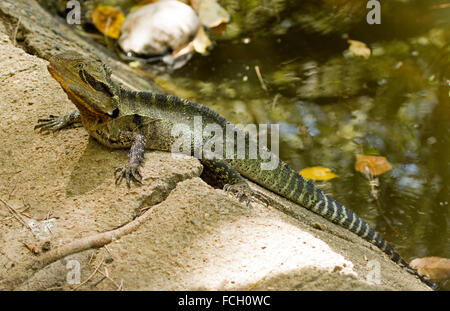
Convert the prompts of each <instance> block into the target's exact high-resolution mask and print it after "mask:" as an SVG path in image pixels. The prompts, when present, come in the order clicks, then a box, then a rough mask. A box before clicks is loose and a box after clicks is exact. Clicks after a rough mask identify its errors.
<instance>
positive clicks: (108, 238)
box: [33, 209, 152, 269]
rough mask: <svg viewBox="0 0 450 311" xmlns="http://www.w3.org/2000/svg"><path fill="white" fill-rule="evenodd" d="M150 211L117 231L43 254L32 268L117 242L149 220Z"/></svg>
mask: <svg viewBox="0 0 450 311" xmlns="http://www.w3.org/2000/svg"><path fill="white" fill-rule="evenodd" d="M151 211H152V210H151V209H150V210H147V211H146V212H145V213H144V214H142V215H141V216H139V217H137V218H135V219H134V220H132V221H131V222H129V223H127V224H125V225H124V226H122V227H119V228H117V229H114V230H111V231H106V232H102V233H98V234H94V235H92V236H88V237H84V238H81V239H77V240H75V241H73V242H70V243H69V244H67V245H64V246H61V247H58V248H55V249H53V250H51V251H49V252H47V253H45V254H44V255H43V256H42V258H41V259H40V260H39V261H38V262H36V263H34V264H33V268H36V269H39V268H42V267H45V266H47V265H49V264H51V263H52V262H55V261H57V260H59V259H61V258H64V257H66V256H69V255H71V254H74V253H79V252H82V251H85V250H87V249H91V248H100V247H103V246H105V245H106V244H109V243H111V242H113V241H115V240H118V239H120V238H121V237H122V236H124V235H127V234H129V233H131V232H133V231H135V230H136V229H137V228H139V226H140V225H141V224H143V223H144V222H146V221H147V220H148V219H150V218H151V215H152V214H151Z"/></svg>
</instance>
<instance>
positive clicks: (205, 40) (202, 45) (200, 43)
mask: <svg viewBox="0 0 450 311" xmlns="http://www.w3.org/2000/svg"><path fill="white" fill-rule="evenodd" d="M210 45H211V40H210V39H209V37H208V35H207V34H206V32H205V31H204V30H203V27H202V26H200V28H199V29H198V32H197V34H196V35H195V38H194V40H192V41H191V42H189V43H188V44H186V45H185V46H183V47H182V48H180V49H178V50H176V51H174V52H173V53H172V57H173V58H177V57H180V56H182V55H184V54H187V53H190V52H192V51H194V50H195V51H196V52H197V53H200V54H204V53H206V49H207V48H208V47H209V46H210Z"/></svg>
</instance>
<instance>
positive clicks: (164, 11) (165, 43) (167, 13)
mask: <svg viewBox="0 0 450 311" xmlns="http://www.w3.org/2000/svg"><path fill="white" fill-rule="evenodd" d="M199 27H200V21H199V19H198V17H197V15H196V14H195V12H194V10H193V9H192V8H191V7H190V6H188V5H186V4H184V3H181V2H179V1H175V0H166V1H159V2H156V3H152V4H148V5H146V6H144V7H142V8H140V9H138V10H137V11H135V12H133V13H131V14H129V15H128V16H127V17H126V20H125V22H124V24H123V26H122V29H121V35H120V38H119V45H120V47H121V48H122V50H123V51H124V52H126V53H129V52H133V53H136V54H142V55H157V54H164V53H165V52H167V51H168V50H170V49H172V50H173V51H175V50H177V49H179V48H181V47H182V46H184V45H185V44H187V43H188V42H190V41H191V40H192V39H193V38H194V37H195V34H196V33H197V31H198V28H199Z"/></svg>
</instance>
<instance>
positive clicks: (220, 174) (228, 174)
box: [201, 159, 268, 206]
mask: <svg viewBox="0 0 450 311" xmlns="http://www.w3.org/2000/svg"><path fill="white" fill-rule="evenodd" d="M201 162H202V164H203V166H204V170H203V173H202V178H204V179H205V180H206V181H207V182H210V183H214V184H215V185H217V186H218V187H220V188H223V190H225V191H226V192H230V193H233V194H234V195H235V196H236V198H237V199H239V201H244V200H245V201H246V205H247V206H249V205H250V202H251V201H252V200H254V199H258V200H260V201H262V202H263V203H265V204H266V205H267V204H268V200H267V199H266V197H264V196H263V195H262V194H260V193H258V192H256V191H254V190H252V189H251V188H250V186H249V185H248V183H247V181H246V180H245V179H244V178H243V177H242V176H241V174H239V172H238V171H237V170H236V169H235V168H233V167H232V166H231V164H230V163H228V162H227V161H225V160H217V159H214V160H209V159H202V160H201Z"/></svg>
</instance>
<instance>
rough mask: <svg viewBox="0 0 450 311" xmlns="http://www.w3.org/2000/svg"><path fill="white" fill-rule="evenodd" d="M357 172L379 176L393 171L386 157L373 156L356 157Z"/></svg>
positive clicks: (359, 155) (360, 155)
mask: <svg viewBox="0 0 450 311" xmlns="http://www.w3.org/2000/svg"><path fill="white" fill-rule="evenodd" d="M355 170H357V171H358V172H361V173H363V174H367V173H369V174H371V175H373V176H378V175H381V174H383V173H386V172H387V171H390V170H392V165H391V163H389V161H388V160H387V159H386V158H385V157H381V156H371V155H362V154H358V155H356V163H355Z"/></svg>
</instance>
